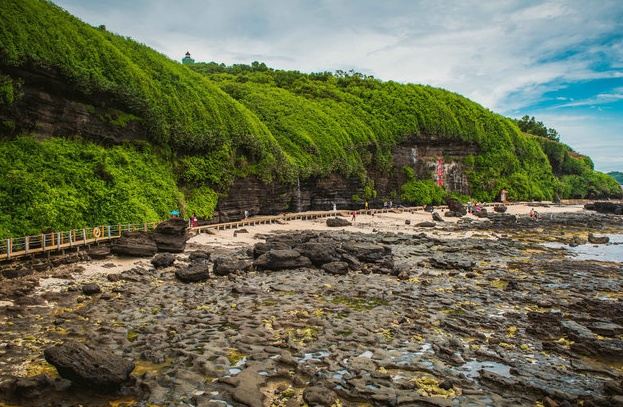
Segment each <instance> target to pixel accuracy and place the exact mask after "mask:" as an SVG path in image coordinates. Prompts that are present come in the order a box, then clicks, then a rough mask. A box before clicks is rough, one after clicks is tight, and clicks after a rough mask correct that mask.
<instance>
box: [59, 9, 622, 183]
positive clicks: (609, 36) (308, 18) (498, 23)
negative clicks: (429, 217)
mask: <svg viewBox="0 0 623 407" xmlns="http://www.w3.org/2000/svg"><path fill="white" fill-rule="evenodd" d="M54 1H55V3H57V4H58V5H60V6H61V7H63V8H65V9H67V10H68V11H69V12H71V13H72V14H74V15H76V16H78V17H80V18H81V19H82V20H84V21H86V22H88V23H90V24H93V25H99V24H105V25H106V26H107V28H108V29H109V30H111V31H114V32H117V33H120V34H122V35H126V36H130V37H132V38H135V39H136V40H138V41H140V42H143V43H145V44H147V45H149V46H151V47H153V48H155V49H157V50H159V51H160V52H162V53H163V54H165V55H168V56H169V57H171V58H174V59H180V58H181V57H182V56H183V54H184V53H185V52H186V50H190V52H191V53H192V55H193V57H194V58H195V59H196V60H199V61H218V62H224V63H227V64H231V63H249V62H251V61H254V60H259V61H263V62H266V63H267V64H268V65H270V66H273V67H276V68H283V69H297V70H300V71H304V72H310V71H325V70H328V71H334V70H337V69H342V70H348V69H355V70H357V71H359V72H363V73H367V74H371V75H374V76H376V77H378V78H380V79H384V80H396V81H400V82H413V83H424V84H430V85H433V86H439V87H442V88H445V89H449V90H452V91H455V92H458V93H461V94H463V95H465V96H467V97H469V98H471V99H473V100H475V101H477V102H479V103H481V104H482V105H484V106H486V107H488V108H489V109H491V110H494V111H496V112H499V113H502V114H505V115H508V116H511V117H520V116H523V115H524V114H529V115H534V116H536V117H537V119H539V120H541V121H543V122H544V123H545V124H546V125H547V126H549V127H554V128H556V129H557V130H558V131H559V133H560V134H561V139H562V141H563V142H566V143H568V144H570V145H571V146H572V147H573V148H574V149H576V150H577V151H579V152H581V153H585V154H588V155H590V156H591V157H592V158H593V160H594V162H595V166H596V168H597V169H598V170H602V171H611V170H621V171H623V147H622V146H623V1H620V0H603V1H600V0H591V1H586V0H583V1H575V0H566V1H558V0H546V1H530V0H496V1H494V0H491V1H484V0H456V1H443V2H441V1H435V0H430V1H417V0H385V1H379V0H316V1H302V0H270V1H268V0H266V1H254V0H228V1H221V0H177V1H175V2H171V1H168V0H133V1H131V2H128V1H122V0H54Z"/></svg>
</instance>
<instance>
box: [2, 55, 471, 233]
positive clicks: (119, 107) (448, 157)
mask: <svg viewBox="0 0 623 407" xmlns="http://www.w3.org/2000/svg"><path fill="white" fill-rule="evenodd" d="M0 74H3V75H8V76H9V77H11V78H12V80H13V83H14V84H16V86H14V87H15V88H16V90H17V97H16V99H15V102H14V103H12V104H11V105H9V106H0V122H2V121H9V122H11V123H12V126H13V129H12V130H11V131H10V132H7V131H6V129H5V136H7V135H8V136H10V135H11V134H10V133H14V134H22V133H28V134H33V135H35V136H38V137H54V136H65V137H75V136H80V137H83V138H86V139H90V140H93V141H96V142H98V143H100V144H105V145H110V144H117V143H121V142H125V141H137V140H147V134H148V130H147V128H146V126H145V125H144V123H143V122H142V121H141V119H140V118H139V117H137V116H135V115H133V114H131V113H130V109H128V108H127V107H126V106H124V103H123V101H120V100H115V98H113V97H112V96H110V95H105V94H100V95H88V94H86V92H82V91H80V90H77V89H78V87H77V86H75V84H72V83H69V82H68V81H66V80H64V79H62V75H60V74H59V73H58V72H54V71H50V70H46V69H43V68H37V67H28V68H15V67H9V66H3V65H1V64H0ZM7 133H8V134H7ZM473 153H477V149H476V148H475V146H473V145H470V144H466V143H457V142H455V141H452V142H449V141H444V140H443V139H439V138H434V137H430V136H418V137H417V138H416V137H412V138H408V139H407V140H405V141H404V142H403V143H402V144H400V145H398V146H396V148H395V149H394V151H393V157H392V160H393V161H392V162H393V165H392V168H391V169H390V170H389V171H387V172H382V171H379V170H374V169H370V170H369V176H370V178H371V179H372V181H373V182H374V186H375V189H376V191H377V194H378V195H377V198H376V199H373V200H371V201H370V202H369V204H370V206H372V207H378V206H382V205H383V201H385V200H389V199H392V200H393V202H394V203H395V204H400V187H401V185H402V184H404V183H405V182H406V181H407V180H406V175H405V172H404V170H403V169H404V167H411V168H413V169H414V170H415V173H416V174H417V176H418V178H420V179H435V177H436V174H437V166H438V159H439V158H440V157H443V179H444V185H445V186H446V188H447V189H448V190H449V191H454V192H459V193H462V194H469V192H470V189H469V184H468V182H467V178H466V175H465V170H464V166H463V164H462V159H463V158H464V157H465V156H466V155H468V154H473ZM363 188H364V185H363V183H362V180H361V179H359V178H358V177H344V176H341V175H340V174H331V175H329V176H327V177H323V178H310V179H302V180H299V181H298V182H296V183H294V184H278V183H273V184H269V185H266V184H264V183H262V182H261V181H260V180H259V179H257V178H256V177H247V178H242V179H238V180H236V181H235V182H234V184H233V185H232V187H231V188H230V190H229V191H228V192H227V193H226V194H223V195H222V196H221V198H220V199H219V203H218V206H217V212H216V213H215V218H214V221H215V222H226V221H229V220H235V219H240V218H241V217H242V216H243V213H244V211H245V210H247V211H249V212H250V213H251V214H276V213H280V212H285V211H306V210H327V209H331V208H332V206H333V203H334V202H335V203H336V205H337V206H338V208H340V209H344V208H361V207H362V206H363V202H354V201H353V196H354V195H359V196H363Z"/></svg>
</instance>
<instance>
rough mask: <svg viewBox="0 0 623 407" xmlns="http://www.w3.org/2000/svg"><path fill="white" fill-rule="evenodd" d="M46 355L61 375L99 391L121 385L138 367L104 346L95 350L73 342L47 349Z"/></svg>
mask: <svg viewBox="0 0 623 407" xmlns="http://www.w3.org/2000/svg"><path fill="white" fill-rule="evenodd" d="M44 356H45V360H46V361H47V362H48V363H50V364H51V365H53V366H54V367H56V370H58V373H59V375H61V377H64V378H65V379H69V380H71V381H72V382H75V383H79V384H82V385H85V386H90V387H92V388H93V389H95V390H110V389H114V388H117V387H119V386H120V385H121V384H123V383H124V382H126V381H127V380H128V379H129V377H130V373H131V372H132V370H134V362H130V361H127V360H125V359H123V358H121V357H119V356H117V355H115V354H113V353H112V352H110V351H107V350H103V349H101V348H100V347H98V349H97V350H94V349H91V348H89V347H88V346H86V345H83V344H81V343H77V342H73V341H70V342H66V343H64V344H62V345H56V346H52V347H50V348H47V349H46V350H45V351H44Z"/></svg>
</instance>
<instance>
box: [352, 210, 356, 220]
mask: <svg viewBox="0 0 623 407" xmlns="http://www.w3.org/2000/svg"><path fill="white" fill-rule="evenodd" d="M351 215H352V216H353V217H352V219H351V221H352V222H354V221H355V220H356V218H357V211H352V213H351Z"/></svg>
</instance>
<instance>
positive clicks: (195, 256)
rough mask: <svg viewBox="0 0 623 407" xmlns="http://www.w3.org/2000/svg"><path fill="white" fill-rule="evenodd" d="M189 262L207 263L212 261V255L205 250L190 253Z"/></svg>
mask: <svg viewBox="0 0 623 407" xmlns="http://www.w3.org/2000/svg"><path fill="white" fill-rule="evenodd" d="M188 260H190V262H191V263H195V262H198V263H206V262H207V261H208V260H210V253H209V252H207V251H205V250H196V251H194V252H190V254H189V255H188Z"/></svg>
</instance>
